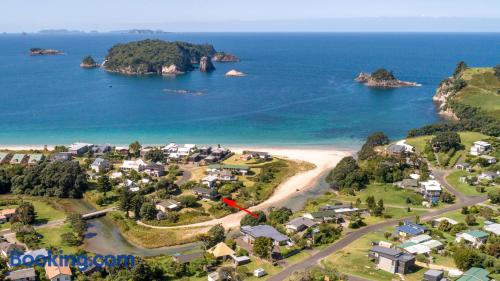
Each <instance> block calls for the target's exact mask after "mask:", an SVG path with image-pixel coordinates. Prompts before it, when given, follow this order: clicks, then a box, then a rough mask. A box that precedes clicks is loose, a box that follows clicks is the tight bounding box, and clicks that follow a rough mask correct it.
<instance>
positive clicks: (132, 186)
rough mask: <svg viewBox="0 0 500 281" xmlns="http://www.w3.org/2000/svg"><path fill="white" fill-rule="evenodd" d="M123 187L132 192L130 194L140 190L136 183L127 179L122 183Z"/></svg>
mask: <svg viewBox="0 0 500 281" xmlns="http://www.w3.org/2000/svg"><path fill="white" fill-rule="evenodd" d="M123 186H124V187H125V188H128V190H130V191H132V192H137V191H139V190H140V188H139V186H138V185H137V183H135V182H133V181H131V180H129V179H126V180H125V181H124V182H123Z"/></svg>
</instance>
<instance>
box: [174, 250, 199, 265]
mask: <svg viewBox="0 0 500 281" xmlns="http://www.w3.org/2000/svg"><path fill="white" fill-rule="evenodd" d="M202 257H203V252H194V253H190V254H179V253H177V254H175V255H173V256H172V258H173V260H174V261H175V262H176V263H180V264H185V263H190V262H192V261H194V260H197V259H199V258H202Z"/></svg>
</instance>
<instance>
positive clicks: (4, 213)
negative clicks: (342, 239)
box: [0, 209, 16, 223]
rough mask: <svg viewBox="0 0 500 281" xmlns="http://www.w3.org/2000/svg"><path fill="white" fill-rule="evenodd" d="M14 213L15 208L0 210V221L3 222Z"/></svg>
mask: <svg viewBox="0 0 500 281" xmlns="http://www.w3.org/2000/svg"><path fill="white" fill-rule="evenodd" d="M15 214H16V209H4V210H0V223H5V222H8V221H9V220H10V218H12V217H13V216H14V215H15Z"/></svg>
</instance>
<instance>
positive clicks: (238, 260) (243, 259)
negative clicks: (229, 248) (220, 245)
mask: <svg viewBox="0 0 500 281" xmlns="http://www.w3.org/2000/svg"><path fill="white" fill-rule="evenodd" d="M230 257H231V259H233V263H234V265H236V266H240V265H243V264H247V263H249V262H251V260H250V257H248V256H239V257H237V256H236V255H231V256H230Z"/></svg>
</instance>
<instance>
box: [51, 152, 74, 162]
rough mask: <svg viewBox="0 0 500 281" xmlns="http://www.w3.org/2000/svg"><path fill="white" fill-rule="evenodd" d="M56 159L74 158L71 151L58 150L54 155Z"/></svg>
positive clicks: (53, 157) (66, 159)
mask: <svg viewBox="0 0 500 281" xmlns="http://www.w3.org/2000/svg"><path fill="white" fill-rule="evenodd" d="M52 159H53V160H54V161H70V160H71V159H73V155H72V154H71V152H58V153H56V154H54V156H52Z"/></svg>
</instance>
